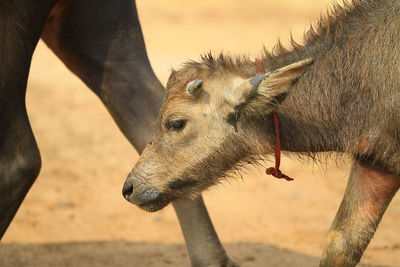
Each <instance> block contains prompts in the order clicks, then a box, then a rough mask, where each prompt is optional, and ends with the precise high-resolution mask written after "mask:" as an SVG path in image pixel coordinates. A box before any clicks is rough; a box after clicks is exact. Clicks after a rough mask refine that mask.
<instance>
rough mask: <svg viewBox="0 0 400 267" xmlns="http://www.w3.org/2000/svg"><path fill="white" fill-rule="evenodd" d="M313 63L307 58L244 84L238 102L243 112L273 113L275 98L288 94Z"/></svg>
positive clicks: (240, 88) (252, 113) (239, 87)
mask: <svg viewBox="0 0 400 267" xmlns="http://www.w3.org/2000/svg"><path fill="white" fill-rule="evenodd" d="M312 62H313V60H312V59H311V58H307V59H304V60H301V61H298V62H296V63H293V64H290V65H287V66H285V67H283V68H280V69H277V70H274V71H271V72H268V73H266V74H260V75H257V76H254V77H252V78H250V79H248V80H246V81H245V82H243V83H242V84H241V85H240V86H238V88H237V89H239V91H240V94H241V96H240V101H238V102H240V104H239V105H240V106H241V110H242V111H244V112H245V113H246V114H247V115H257V114H265V113H266V112H269V111H271V109H272V107H273V100H274V98H275V97H277V96H280V95H283V94H286V93H288V92H289V90H290V87H291V86H292V84H293V83H294V82H295V81H296V80H298V79H299V78H300V77H301V76H302V75H303V74H304V72H305V71H306V70H307V67H308V66H309V65H310V64H311V63H312Z"/></svg>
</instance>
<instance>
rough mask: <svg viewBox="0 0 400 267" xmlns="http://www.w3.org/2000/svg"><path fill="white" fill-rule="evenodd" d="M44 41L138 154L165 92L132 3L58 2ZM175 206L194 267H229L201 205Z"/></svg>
mask: <svg viewBox="0 0 400 267" xmlns="http://www.w3.org/2000/svg"><path fill="white" fill-rule="evenodd" d="M42 38H43V40H44V41H45V42H46V44H47V45H48V46H49V47H50V48H51V49H52V50H53V51H54V52H55V53H56V54H57V56H58V57H59V58H60V59H61V60H62V61H63V62H64V63H65V64H66V66H67V67H68V68H69V69H70V70H72V71H73V72H74V73H75V74H76V75H77V76H79V77H80V78H81V79H82V80H83V81H84V82H85V83H86V84H87V85H88V86H89V87H90V88H91V89H92V90H93V91H94V92H95V93H96V94H97V95H98V96H99V97H100V99H101V100H102V101H103V103H104V104H105V106H106V107H107V109H108V110H109V112H110V114H111V115H112V116H113V118H114V120H115V121H116V123H117V124H118V126H119V127H120V129H121V130H122V132H123V133H124V134H125V136H126V137H127V138H128V140H129V141H130V142H131V143H132V144H133V146H134V147H135V148H136V150H137V151H138V152H141V151H142V150H143V149H144V147H145V146H146V143H147V140H148V139H149V137H150V136H151V134H152V131H153V123H154V122H155V121H156V119H157V115H158V110H159V107H160V104H161V101H162V98H163V95H164V88H163V86H162V85H161V84H160V82H159V81H158V79H157V78H156V76H155V74H154V72H153V70H152V68H151V66H150V63H149V60H148V58H147V53H146V49H145V45H144V40H143V36H142V32H141V27H140V24H139V19H138V16H137V12H136V6H135V3H134V2H132V1H131V0H120V1H106V0H85V1H78V0H61V1H60V2H59V3H58V4H57V6H56V7H55V8H54V9H53V10H52V12H51V15H50V16H49V20H48V23H47V25H46V27H45V30H44V32H43V34H42ZM173 205H174V207H175V210H176V212H177V214H178V218H179V220H180V223H181V226H182V230H183V232H184V236H185V238H186V241H187V248H188V250H189V255H190V258H191V261H192V263H193V265H196V266H209V264H210V265H213V266H225V265H227V262H229V259H228V258H227V256H226V253H225V251H224V249H223V247H222V245H221V243H220V242H219V240H218V237H217V235H216V233H215V231H214V228H213V226H212V223H211V221H210V218H209V216H208V213H207V210H206V207H205V205H204V202H203V201H202V199H201V198H200V199H199V200H198V201H197V202H191V201H182V202H180V204H175V203H174V204H173ZM190 218H192V219H190ZM194 218H197V219H194ZM196 244H198V245H196ZM203 263H207V264H203Z"/></svg>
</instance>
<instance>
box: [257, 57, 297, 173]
mask: <svg viewBox="0 0 400 267" xmlns="http://www.w3.org/2000/svg"><path fill="white" fill-rule="evenodd" d="M254 63H255V64H256V65H257V68H258V71H257V74H263V73H265V71H264V64H263V63H262V61H261V60H259V59H258V58H256V60H255V62H254ZM272 115H273V116H274V128H275V136H276V140H275V167H271V168H268V169H267V170H266V171H265V173H266V174H268V175H272V176H274V177H276V178H278V179H285V180H286V181H293V178H290V177H289V176H287V175H285V174H283V173H282V172H281V170H279V167H280V165H281V138H280V127H279V118H278V113H277V112H276V111H275V110H274V111H272Z"/></svg>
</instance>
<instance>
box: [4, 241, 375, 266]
mask: <svg viewBox="0 0 400 267" xmlns="http://www.w3.org/2000/svg"><path fill="white" fill-rule="evenodd" d="M226 248H227V250H228V252H229V254H230V255H231V256H232V257H233V259H234V260H235V261H237V262H240V263H241V266H242V267H261V266H262V267H266V266H273V267H287V266H297V267H310V266H318V258H316V257H312V256H308V255H304V254H299V253H296V252H293V251H290V250H286V249H280V248H277V247H274V246H269V245H265V244H260V243H235V244H228V245H227V246H226ZM0 266H1V267H22V266H23V267H87V266H90V267H109V266H112V267H126V266H135V267H142V266H143V267H163V266H189V261H188V258H187V253H186V250H185V246H184V245H182V244H160V243H133V242H124V241H107V242H78V243H50V244H14V243H8V244H0ZM360 266H363V267H382V266H376V265H360Z"/></svg>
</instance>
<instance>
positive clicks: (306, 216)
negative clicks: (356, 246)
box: [0, 0, 400, 267]
mask: <svg viewBox="0 0 400 267" xmlns="http://www.w3.org/2000/svg"><path fill="white" fill-rule="evenodd" d="M329 2H330V1H328V0H302V1H298V0H281V1H273V0H264V1H255V0H254V1H244V0H241V1H240V0H236V1H228V0H220V1H211V0H203V1H196V2H194V1H193V2H192V1H190V2H189V1H182V0H169V1H166V0H163V1H161V0H146V1H145V0H139V1H138V3H137V4H138V9H139V13H140V18H141V21H142V27H143V31H144V34H145V39H146V44H147V47H148V51H149V56H150V59H151V62H152V64H153V67H154V69H155V71H156V73H157V75H158V76H159V78H160V80H161V81H162V82H163V83H165V81H166V79H167V77H168V73H169V70H170V68H171V67H178V66H179V64H180V63H181V62H183V61H184V60H186V59H198V58H199V55H200V54H201V53H204V52H207V51H209V50H210V51H214V52H218V51H221V50H223V51H226V52H230V53H232V54H238V53H244V54H246V55H250V56H251V57H256V56H258V55H259V52H260V50H261V48H262V46H263V45H265V46H266V47H267V48H271V47H272V45H273V44H274V43H275V42H276V40H277V38H278V37H282V38H283V40H286V39H287V37H288V36H289V32H290V30H291V31H292V33H293V35H294V37H295V39H297V40H301V35H302V33H303V32H304V31H305V30H306V28H307V27H308V25H309V23H310V22H311V21H313V20H315V19H316V18H318V16H319V14H320V13H321V12H322V11H324V10H325V9H326V7H327V6H328V4H329ZM189 3H190V4H189ZM28 87H29V90H28V97H27V102H28V108H29V114H30V118H31V122H32V125H33V129H34V132H35V134H36V137H37V141H38V144H39V146H40V148H41V154H42V158H43V168H42V172H41V174H40V177H39V178H38V180H37V182H36V183H35V184H34V186H33V187H32V189H31V191H30V192H29V194H28V196H27V198H26V200H25V202H24V203H23V205H22V206H21V208H20V210H19V211H18V214H17V216H16V217H15V219H14V221H13V223H12V224H11V226H10V228H9V230H8V232H7V233H6V235H5V237H4V239H3V243H2V244H1V245H0V266H2V267H3V266H5V267H17V266H32V267H39V266H40V267H42V266H43V267H46V266H77V267H85V266H187V265H188V259H187V254H186V251H185V248H184V245H183V244H184V243H183V242H184V241H183V237H182V234H181V231H180V228H179V225H178V221H177V219H176V217H175V214H174V211H173V209H172V207H167V208H165V209H163V210H161V211H160V212H158V213H154V214H149V213H146V212H144V211H141V210H139V209H138V208H136V207H135V206H133V205H131V204H129V203H128V202H126V201H125V200H124V199H123V198H122V196H121V193H120V192H121V187H122V184H123V182H124V180H125V177H126V175H127V173H128V172H129V170H130V169H131V167H132V166H133V165H134V163H135V161H136V160H137V158H138V155H137V153H136V152H135V151H134V150H133V149H132V148H131V146H130V145H129V143H128V142H127V141H126V140H125V139H124V137H123V136H122V134H121V133H120V132H119V130H118V129H117V127H116V126H115V124H114V122H113V121H112V119H111V118H110V116H109V115H108V113H107V112H106V110H105V108H104V107H103V106H102V105H101V103H100V101H98V99H97V98H96V97H95V95H94V94H92V93H91V92H90V91H89V90H88V89H87V88H86V86H85V85H84V84H83V83H82V82H81V81H79V80H78V79H77V78H76V77H74V76H73V75H72V74H71V73H70V72H69V71H68V70H67V69H66V68H65V67H64V66H63V65H62V63H61V62H60V61H59V60H58V59H57V58H55V56H54V55H53V54H52V53H51V52H50V51H49V50H48V49H47V48H46V47H45V46H44V45H43V44H42V43H40V44H39V45H38V48H37V50H36V52H35V55H34V59H33V63H32V70H31V74H30V78H29V86H28ZM282 169H283V170H284V171H285V172H287V173H288V174H289V175H290V176H292V177H295V178H296V180H295V181H294V182H290V183H289V182H285V181H281V180H276V179H274V178H271V177H268V176H266V175H265V174H263V172H261V171H254V173H252V174H249V175H246V176H245V177H244V179H243V180H240V179H237V180H231V181H227V182H226V183H224V184H223V185H222V186H219V187H215V188H212V189H211V190H210V191H208V192H206V193H205V194H204V196H205V199H206V203H207V206H208V208H209V211H210V214H211V217H212V219H213V222H214V224H215V227H216V229H217V232H218V233H219V236H220V238H221V239H222V241H223V243H224V244H226V246H227V250H228V252H229V254H230V255H231V256H232V257H233V259H235V260H236V261H239V262H241V263H242V266H316V265H318V257H319V255H320V251H321V246H322V242H323V238H324V234H325V232H326V230H327V228H328V227H329V225H330V222H331V221H332V219H333V217H334V214H335V212H336V210H337V208H338V206H339V203H340V201H341V197H342V195H343V191H344V188H345V184H346V179H347V174H348V172H349V171H348V169H349V163H348V162H344V163H341V164H339V165H338V164H336V162H327V163H326V164H323V165H320V166H315V165H312V164H307V163H304V162H303V163H299V162H297V161H292V160H289V159H284V160H283V163H282ZM399 207H400V199H399V197H396V198H395V199H394V200H393V202H392V204H391V206H390V207H389V209H388V211H387V212H386V215H385V217H384V219H383V221H382V223H381V225H380V227H379V229H378V231H377V233H376V236H375V238H374V239H373V241H372V242H371V244H370V246H369V248H368V249H367V251H366V253H365V255H364V257H363V259H362V262H363V263H366V264H371V265H374V266H400V230H399V227H398V221H399V219H400V210H399Z"/></svg>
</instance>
